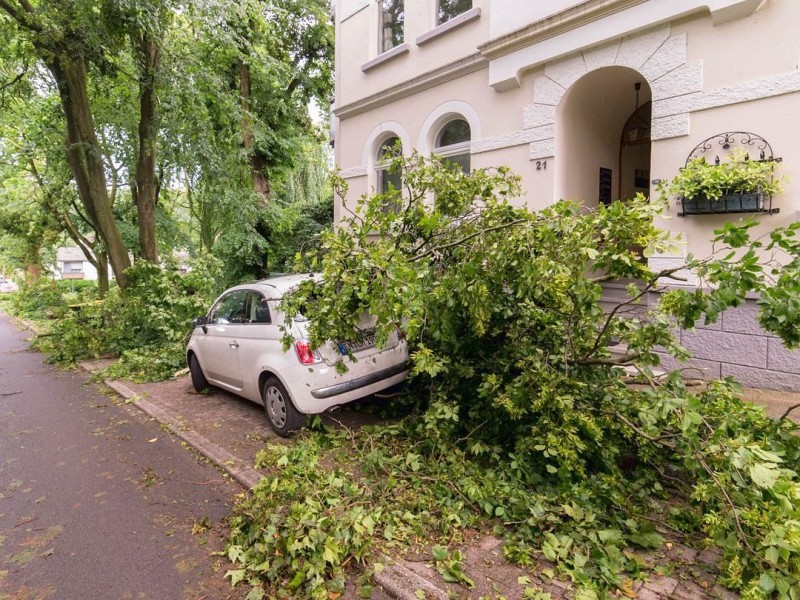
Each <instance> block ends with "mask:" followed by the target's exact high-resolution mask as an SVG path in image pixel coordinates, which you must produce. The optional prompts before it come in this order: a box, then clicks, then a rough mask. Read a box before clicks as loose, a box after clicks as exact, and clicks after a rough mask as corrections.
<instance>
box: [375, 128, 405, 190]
mask: <svg viewBox="0 0 800 600" xmlns="http://www.w3.org/2000/svg"><path fill="white" fill-rule="evenodd" d="M402 154H403V148H402V146H401V145H400V138H398V137H397V136H396V135H393V136H391V137H388V138H386V139H385V140H384V141H383V143H382V144H381V145H380V146H379V147H378V155H377V156H376V161H375V174H376V175H377V178H376V185H375V187H376V188H377V190H378V193H379V194H386V193H388V192H390V191H391V190H399V189H400V188H401V186H402V185H403V184H402V180H401V179H402V178H401V177H400V172H399V171H395V170H393V169H391V168H390V167H391V164H392V159H394V158H396V157H398V156H401V155H402Z"/></svg>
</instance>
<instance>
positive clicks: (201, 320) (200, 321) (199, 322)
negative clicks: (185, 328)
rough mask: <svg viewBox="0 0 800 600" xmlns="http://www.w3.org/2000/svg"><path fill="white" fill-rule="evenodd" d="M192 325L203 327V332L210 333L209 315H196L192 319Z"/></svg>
mask: <svg viewBox="0 0 800 600" xmlns="http://www.w3.org/2000/svg"><path fill="white" fill-rule="evenodd" d="M192 325H193V326H194V327H202V328H203V333H208V327H206V325H208V317H205V316H204V317H196V318H194V319H192Z"/></svg>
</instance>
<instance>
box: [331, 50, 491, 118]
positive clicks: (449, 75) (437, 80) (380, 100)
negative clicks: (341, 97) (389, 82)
mask: <svg viewBox="0 0 800 600" xmlns="http://www.w3.org/2000/svg"><path fill="white" fill-rule="evenodd" d="M488 64H489V61H488V60H487V59H486V58H485V57H484V56H482V55H481V54H473V55H472V56H468V57H467V58H463V59H461V60H458V61H455V62H452V63H450V64H449V65H445V66H443V67H440V68H438V69H434V70H433V71H428V72H427V73H423V74H422V75H419V76H417V77H414V78H413V79H410V80H409V81H404V82H403V83H401V84H399V85H395V86H393V87H390V88H388V89H386V90H382V91H380V92H377V93H375V94H372V95H370V96H367V97H366V98H361V99H360V100H357V101H355V102H351V103H350V104H346V105H344V106H341V107H339V108H336V109H335V110H334V111H333V113H334V114H335V115H336V116H337V117H339V118H340V119H349V118H351V117H355V116H356V115H360V114H362V113H365V112H367V111H370V110H374V109H376V108H378V107H381V106H384V105H386V104H390V103H391V102H395V101H397V100H400V99H402V98H407V97H408V96H413V95H414V94H418V93H420V92H423V91H425V90H427V89H430V88H433V87H436V86H438V85H442V84H443V83H447V82H448V81H452V80H454V79H458V78H459V77H463V76H465V75H469V74H470V73H474V72H476V71H480V70H482V69H485V68H486V67H487V66H488Z"/></svg>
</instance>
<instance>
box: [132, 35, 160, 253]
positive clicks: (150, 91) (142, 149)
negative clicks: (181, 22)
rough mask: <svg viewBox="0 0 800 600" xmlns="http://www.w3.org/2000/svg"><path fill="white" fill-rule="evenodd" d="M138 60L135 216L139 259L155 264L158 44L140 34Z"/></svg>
mask: <svg viewBox="0 0 800 600" xmlns="http://www.w3.org/2000/svg"><path fill="white" fill-rule="evenodd" d="M134 46H135V48H134V51H135V53H136V55H137V58H138V60H139V152H138V157H137V161H136V194H135V198H136V214H137V221H138V224H139V251H140V256H141V257H142V258H143V259H144V260H147V261H150V262H153V263H157V262H158V245H157V243H156V204H157V203H158V175H157V173H156V158H157V157H156V133H157V132H156V128H157V121H158V114H157V107H156V103H157V97H156V73H157V71H158V64H159V56H160V51H159V46H158V41H157V40H156V39H155V38H154V37H153V36H152V35H151V34H149V33H144V34H142V35H141V37H140V38H139V39H138V40H136V41H135V42H134Z"/></svg>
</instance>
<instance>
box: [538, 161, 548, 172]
mask: <svg viewBox="0 0 800 600" xmlns="http://www.w3.org/2000/svg"><path fill="white" fill-rule="evenodd" d="M536 170H537V171H546V170H547V161H546V160H537V161H536Z"/></svg>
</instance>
